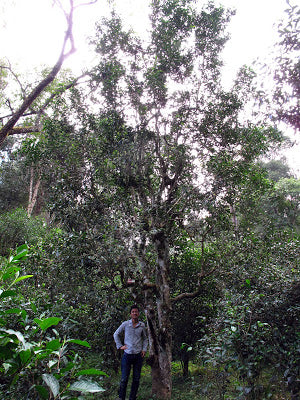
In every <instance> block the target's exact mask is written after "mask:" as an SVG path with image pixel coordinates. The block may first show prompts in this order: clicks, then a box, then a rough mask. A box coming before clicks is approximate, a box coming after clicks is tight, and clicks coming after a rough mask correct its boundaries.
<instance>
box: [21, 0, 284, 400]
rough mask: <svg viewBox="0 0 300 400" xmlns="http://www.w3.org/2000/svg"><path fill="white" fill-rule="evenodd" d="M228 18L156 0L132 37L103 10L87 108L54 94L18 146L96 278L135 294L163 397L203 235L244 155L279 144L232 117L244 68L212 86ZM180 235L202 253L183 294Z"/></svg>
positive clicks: (176, 0) (233, 187)
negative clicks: (86, 250)
mask: <svg viewBox="0 0 300 400" xmlns="http://www.w3.org/2000/svg"><path fill="white" fill-rule="evenodd" d="M230 14H231V13H230V12H226V11H225V10H224V9H223V8H222V7H215V6H214V5H213V4H209V5H207V6H206V7H204V8H203V9H202V10H198V9H197V8H195V7H193V2H192V1H189V0H167V1H160V0H155V1H153V2H152V4H151V15H150V26H149V30H150V33H149V35H148V36H145V37H143V38H142V39H137V38H136V37H134V35H133V34H132V33H131V32H127V31H125V30H124V29H123V27H122V22H121V20H120V18H119V17H118V16H117V15H116V14H115V13H113V14H112V16H111V18H110V19H106V20H103V21H101V24H99V25H98V27H97V34H96V37H95V39H94V45H95V48H96V53H97V54H98V57H99V63H98V65H97V66H96V67H95V68H94V69H93V71H92V73H91V76H92V80H91V89H92V97H91V100H92V101H94V104H93V105H92V104H91V103H90V102H85V103H84V101H83V97H82V96H81V94H80V90H79V89H78V88H73V89H72V91H71V96H70V98H69V100H67V101H68V104H69V105H71V107H72V110H73V111H74V112H73V113H71V112H67V111H68V109H67V108H66V105H64V104H62V102H58V103H57V106H56V109H55V110H54V117H53V118H52V119H49V120H48V121H46V124H45V127H44V134H43V135H42V136H39V140H38V141H34V140H33V141H31V146H28V148H30V149H31V150H32V149H33V148H37V147H39V148H40V151H39V154H40V157H41V158H42V159H43V162H44V166H45V168H46V169H45V170H46V171H47V179H48V180H49V181H50V183H51V184H50V185H48V188H49V194H50V200H51V199H52V211H53V213H54V214H55V215H56V216H57V217H59V218H60V219H61V221H63V222H65V224H66V226H67V227H68V228H69V229H73V230H77V231H78V232H85V235H86V238H87V239H88V240H91V241H93V243H94V246H91V247H92V248H93V251H94V254H93V256H90V261H91V264H90V266H92V267H93V268H94V269H95V270H96V271H97V276H98V278H99V281H101V282H100V283H99V285H100V286H101V287H102V288H103V286H104V284H105V283H106V284H107V287H109V288H111V289H116V290H119V289H120V288H121V287H128V286H132V285H134V289H133V290H134V291H135V295H137V296H138V295H139V293H143V296H144V297H143V302H144V306H145V311H146V317H147V324H148V333H149V342H150V348H149V354H150V357H149V362H150V364H151V367H152V378H153V379H152V391H153V393H154V394H156V395H157V396H158V398H161V399H169V398H170V397H171V390H172V381H171V357H172V325H171V312H172V308H173V304H174V303H176V302H177V303H178V302H179V301H182V300H183V299H185V300H187V299H193V298H195V297H196V296H198V295H200V294H201V292H202V288H203V285H204V284H205V279H206V278H207V276H209V275H210V274H212V273H213V272H214V271H215V270H216V269H217V268H218V257H217V255H216V253H215V252H211V251H208V250H207V247H206V241H207V239H208V237H209V235H211V236H213V237H215V238H216V237H218V235H219V234H220V232H221V230H222V229H225V228H226V227H227V226H228V224H230V223H231V220H232V217H233V215H234V205H235V202H236V197H237V196H238V195H239V188H240V187H241V185H243V184H246V182H247V181H251V182H252V181H255V179H256V175H257V171H256V169H255V168H254V167H253V166H252V164H253V162H254V161H255V160H256V159H257V157H259V156H260V155H262V154H264V153H265V152H266V151H267V150H268V148H269V146H270V145H271V143H273V142H274V141H276V140H280V134H279V133H278V132H277V131H276V130H274V129H272V128H271V127H264V126H254V125H253V124H251V123H250V122H248V123H244V124H241V122H240V118H239V112H240V110H242V107H243V96H244V93H245V92H247V90H248V86H247V85H248V84H249V74H248V72H247V70H246V69H245V70H243V71H242V72H241V74H240V76H239V79H238V80H237V82H236V84H235V85H234V87H233V88H232V90H231V91H230V92H225V91H224V90H223V89H222V87H221V85H220V73H221V67H222V62H221V60H220V52H221V50H222V48H223V46H224V44H225V42H226V35H225V28H226V23H227V22H228V20H229V18H230ZM66 104H67V103H66ZM92 110H96V111H92ZM44 178H46V176H44ZM183 236H184V237H186V238H187V240H197V241H198V242H199V244H200V245H199V249H200V250H199V251H200V252H201V254H200V255H199V260H200V262H199V264H198V268H192V269H191V271H192V272H191V276H190V279H191V282H190V283H191V284H190V285H189V286H188V287H189V290H188V291H187V290H185V288H184V287H181V290H178V287H177V286H176V285H175V286H174V287H172V282H171V280H170V269H171V263H170V256H171V254H174V251H175V248H176V243H178V238H180V237H183Z"/></svg>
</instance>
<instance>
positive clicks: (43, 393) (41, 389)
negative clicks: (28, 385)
mask: <svg viewBox="0 0 300 400" xmlns="http://www.w3.org/2000/svg"><path fill="white" fill-rule="evenodd" d="M35 390H36V391H37V392H38V394H39V395H40V396H41V398H42V399H44V400H47V399H49V392H48V390H47V389H46V388H45V387H44V386H41V385H36V386H35Z"/></svg>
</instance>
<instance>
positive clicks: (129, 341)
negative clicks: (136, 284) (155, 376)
mask: <svg viewBox="0 0 300 400" xmlns="http://www.w3.org/2000/svg"><path fill="white" fill-rule="evenodd" d="M139 315H140V313H139V308H138V306H136V305H133V306H131V308H130V317H131V319H130V320H128V321H125V322H123V323H122V324H121V325H120V326H119V328H118V329H117V330H116V331H115V333H114V339H115V342H116V345H117V348H118V349H120V350H124V354H123V357H122V361H121V373H122V377H121V382H120V388H119V399H121V400H125V396H126V388H127V383H128V378H129V375H130V369H131V366H132V367H133V376H132V385H131V391H130V396H129V400H136V394H137V391H138V388H139V383H140V376H141V369H142V364H143V358H144V356H145V354H146V351H147V346H148V340H147V335H146V327H145V324H144V323H143V322H141V321H139ZM122 334H124V345H123V344H122V342H121V335H122Z"/></svg>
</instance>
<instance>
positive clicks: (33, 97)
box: [0, 0, 75, 147]
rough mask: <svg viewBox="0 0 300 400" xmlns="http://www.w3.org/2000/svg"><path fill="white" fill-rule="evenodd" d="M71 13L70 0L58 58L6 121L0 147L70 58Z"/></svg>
mask: <svg viewBox="0 0 300 400" xmlns="http://www.w3.org/2000/svg"><path fill="white" fill-rule="evenodd" d="M73 11H74V3H73V0H70V12H69V14H68V15H66V19H67V25H68V26H67V30H66V33H65V37H64V41H63V46H62V49H61V53H60V56H59V58H58V60H57V62H56V64H55V65H54V67H53V68H52V70H51V71H50V72H49V74H48V75H47V76H46V77H45V78H44V79H43V80H42V81H41V82H40V83H39V84H38V85H37V86H36V87H35V88H34V89H33V90H32V92H31V93H30V94H29V95H28V96H27V97H25V99H24V100H23V103H22V104H21V106H20V107H19V109H18V110H17V111H16V112H15V114H14V115H13V116H12V117H11V118H10V119H9V120H8V122H7V123H6V124H5V125H4V126H3V127H2V129H1V130H0V147H1V146H2V144H3V142H4V140H5V139H6V137H7V136H8V135H9V133H10V132H11V131H12V129H13V128H14V126H15V125H16V123H17V122H18V120H19V119H20V118H21V117H22V115H23V114H24V112H25V111H26V110H27V109H28V108H30V106H31V104H32V103H33V102H34V101H35V100H36V99H37V98H38V97H39V95H40V94H41V93H42V92H43V90H44V89H45V88H46V87H47V86H48V85H49V84H50V83H51V82H53V80H54V79H55V77H56V75H57V74H58V72H59V71H60V69H61V67H62V64H63V62H64V61H65V59H66V58H67V57H68V56H70V55H71V54H72V53H73V52H74V51H75V46H74V38H73ZM68 43H70V45H71V48H70V50H69V51H66V47H67V45H68Z"/></svg>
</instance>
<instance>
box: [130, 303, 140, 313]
mask: <svg viewBox="0 0 300 400" xmlns="http://www.w3.org/2000/svg"><path fill="white" fill-rule="evenodd" d="M135 308H136V309H137V310H138V311H140V309H139V307H138V306H137V305H136V304H133V305H132V306H131V307H130V312H131V311H132V310H133V309H135Z"/></svg>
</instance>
